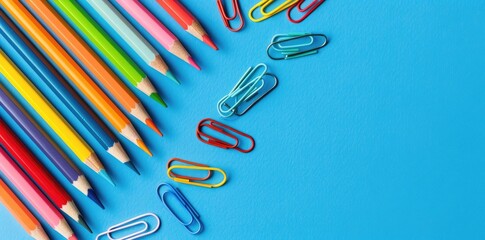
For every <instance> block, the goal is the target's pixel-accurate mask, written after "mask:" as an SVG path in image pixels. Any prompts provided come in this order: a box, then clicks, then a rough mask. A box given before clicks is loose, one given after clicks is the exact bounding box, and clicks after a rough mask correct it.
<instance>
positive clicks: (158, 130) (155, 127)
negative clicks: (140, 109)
mask: <svg viewBox="0 0 485 240" xmlns="http://www.w3.org/2000/svg"><path fill="white" fill-rule="evenodd" d="M145 123H146V125H147V126H148V127H150V128H151V129H152V130H153V131H155V132H156V133H157V134H158V135H160V136H163V133H162V132H161V131H160V129H158V127H157V125H155V123H154V122H153V120H152V119H151V118H148V119H147V120H146V121H145Z"/></svg>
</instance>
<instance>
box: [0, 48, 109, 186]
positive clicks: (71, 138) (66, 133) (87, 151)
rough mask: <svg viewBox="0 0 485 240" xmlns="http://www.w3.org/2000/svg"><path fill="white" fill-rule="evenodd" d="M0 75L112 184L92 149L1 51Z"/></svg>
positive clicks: (78, 154) (62, 138) (85, 160)
mask: <svg viewBox="0 0 485 240" xmlns="http://www.w3.org/2000/svg"><path fill="white" fill-rule="evenodd" d="M0 73H2V74H3V76H4V77H5V78H6V79H7V81H8V82H9V83H10V84H11V85H12V86H13V87H14V88H15V89H16V90H17V91H18V92H19V93H20V95H22V97H23V98H24V99H25V100H26V101H27V103H28V104H30V106H32V108H33V109H34V110H35V111H36V112H37V114H39V116H40V117H41V118H42V119H43V120H44V121H45V122H46V123H47V124H48V125H49V127H51V128H52V130H53V131H54V132H55V133H56V134H57V135H58V136H59V138H61V140H62V141H63V142H64V143H65V144H66V145H67V146H68V147H69V148H70V149H71V150H72V151H73V152H74V154H75V155H76V156H77V157H78V158H79V159H80V160H81V162H83V163H84V164H86V165H87V166H89V167H90V168H91V169H92V170H94V171H95V172H96V173H98V174H99V175H101V176H103V177H104V178H105V179H106V180H108V181H109V182H110V183H113V182H112V181H111V178H110V177H109V175H108V174H107V173H106V170H105V168H104V166H103V164H102V163H101V162H100V161H99V159H98V157H97V156H96V153H95V152H94V151H93V149H91V147H90V146H89V145H88V144H87V143H86V142H85V141H84V140H83V139H82V138H81V136H79V135H78V134H77V132H75V131H74V129H73V128H72V126H71V125H69V123H68V122H67V121H66V120H65V119H64V118H63V117H62V116H61V114H60V113H59V112H58V111H57V110H56V109H55V108H54V107H53V106H52V105H51V104H50V103H49V102H48V101H47V100H46V99H45V97H44V96H43V95H42V94H41V93H40V92H39V91H38V90H37V88H35V87H34V85H32V83H31V82H30V81H29V80H27V78H26V77H25V75H24V74H23V73H22V72H20V70H19V69H18V68H17V67H16V66H15V65H14V63H13V62H12V61H11V60H10V59H9V58H8V56H7V55H6V54H5V53H4V52H3V50H0Z"/></svg>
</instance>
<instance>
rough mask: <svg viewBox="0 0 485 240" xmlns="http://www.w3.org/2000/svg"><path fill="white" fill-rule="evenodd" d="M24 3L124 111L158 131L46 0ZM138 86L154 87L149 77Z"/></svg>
mask: <svg viewBox="0 0 485 240" xmlns="http://www.w3.org/2000/svg"><path fill="white" fill-rule="evenodd" d="M24 4H25V5H26V6H27V7H30V10H31V12H32V13H34V14H36V15H37V17H38V20H39V22H43V24H44V26H45V28H46V30H50V32H51V34H52V36H54V37H57V40H59V43H61V44H62V45H64V47H65V48H66V49H71V52H72V54H73V58H75V57H77V58H78V59H79V61H80V62H79V63H80V65H81V66H84V69H85V70H86V71H90V72H91V73H92V74H93V75H94V76H95V78H96V79H97V80H98V82H99V83H100V84H102V85H103V86H104V87H105V88H106V89H107V90H108V91H107V92H108V93H111V96H112V97H113V98H114V99H116V100H117V101H118V102H119V103H120V104H121V106H122V107H123V108H124V109H125V110H126V111H127V112H129V113H130V114H131V115H133V116H135V117H136V118H137V119H139V120H140V121H142V122H143V123H145V124H146V125H147V126H149V127H150V128H151V129H153V130H154V131H155V132H156V133H158V134H160V135H161V132H160V130H158V128H157V127H156V125H155V123H154V122H153V120H152V118H151V117H150V115H149V114H148V113H147V111H146V110H145V108H144V107H143V104H142V103H141V102H140V100H139V99H138V98H137V97H136V96H135V95H134V94H133V93H132V92H131V90H130V89H128V87H127V86H125V85H124V84H123V82H121V80H120V79H118V78H117V77H116V75H115V73H114V72H113V71H112V70H111V69H110V68H109V67H108V66H107V65H106V64H105V63H104V62H103V61H102V60H101V58H99V57H98V55H96V53H95V52H94V51H93V50H92V49H91V48H90V47H89V46H88V44H86V42H84V40H83V39H82V38H81V37H79V35H77V34H76V32H75V31H74V30H73V29H71V28H70V27H69V25H68V24H67V23H66V22H65V21H64V20H63V19H62V17H61V16H60V15H59V14H58V13H57V12H56V11H55V10H54V9H53V8H52V7H51V6H50V5H49V4H48V3H47V2H46V1H44V0H28V1H24ZM115 59H118V58H115ZM139 86H140V87H141V89H142V90H146V91H145V93H151V92H152V90H150V89H153V90H154V89H155V88H153V86H152V85H151V83H150V81H148V80H147V81H146V82H142V83H141V84H140V85H139ZM152 96H153V97H154V98H155V99H160V98H158V94H154V95H152ZM161 103H162V104H163V105H164V106H166V104H165V102H163V101H161Z"/></svg>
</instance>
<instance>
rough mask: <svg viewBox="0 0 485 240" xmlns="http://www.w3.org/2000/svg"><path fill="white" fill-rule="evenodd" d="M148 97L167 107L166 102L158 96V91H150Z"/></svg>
mask: <svg viewBox="0 0 485 240" xmlns="http://www.w3.org/2000/svg"><path fill="white" fill-rule="evenodd" d="M150 97H151V98H152V99H153V100H155V101H156V102H158V103H160V104H162V106H163V107H167V103H165V101H163V99H162V98H161V97H160V95H158V93H152V94H150Z"/></svg>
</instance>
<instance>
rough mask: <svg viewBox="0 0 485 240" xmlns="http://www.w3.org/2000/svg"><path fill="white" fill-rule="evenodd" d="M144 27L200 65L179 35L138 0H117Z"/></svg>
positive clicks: (183, 55) (178, 55) (165, 43)
mask: <svg viewBox="0 0 485 240" xmlns="http://www.w3.org/2000/svg"><path fill="white" fill-rule="evenodd" d="M116 1H117V2H118V3H119V4H120V5H121V7H123V8H124V9H125V10H126V11H127V12H128V13H129V14H130V15H131V16H132V17H133V18H134V19H135V20H136V21H137V22H139V23H140V24H141V25H142V26H143V28H145V29H146V30H147V31H148V32H149V33H150V34H151V35H152V36H153V37H154V38H155V39H157V41H158V42H159V43H160V44H161V45H162V46H163V47H164V48H165V49H167V50H168V51H169V52H171V53H172V54H174V55H176V56H177V57H179V58H180V59H182V60H184V61H186V62H188V63H190V64H191V65H193V66H194V67H196V68H198V69H200V68H199V66H198V65H197V64H196V63H195V62H194V60H193V59H192V57H191V56H190V55H189V53H188V52H187V50H185V48H184V47H183V46H182V44H181V43H180V41H179V40H178V39H177V37H176V36H175V35H174V34H173V33H172V32H170V30H168V29H167V27H165V26H164V25H163V24H162V23H161V22H160V21H158V20H157V19H156V18H155V16H153V14H151V13H150V12H149V11H148V10H147V9H146V8H145V7H144V6H143V5H142V4H141V3H140V2H139V1H138V0H116Z"/></svg>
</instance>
